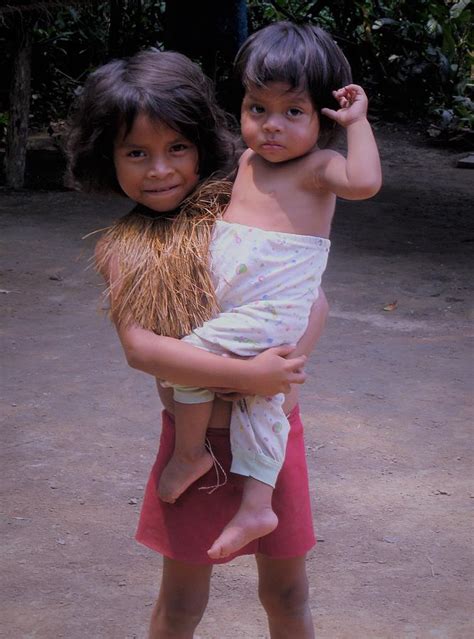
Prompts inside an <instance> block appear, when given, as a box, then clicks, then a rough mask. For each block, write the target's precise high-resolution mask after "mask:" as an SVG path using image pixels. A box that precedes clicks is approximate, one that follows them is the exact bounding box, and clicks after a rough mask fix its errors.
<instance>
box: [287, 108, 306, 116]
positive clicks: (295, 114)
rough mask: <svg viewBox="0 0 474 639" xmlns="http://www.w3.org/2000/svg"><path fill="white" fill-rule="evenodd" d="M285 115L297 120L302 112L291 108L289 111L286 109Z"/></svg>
mask: <svg viewBox="0 0 474 639" xmlns="http://www.w3.org/2000/svg"><path fill="white" fill-rule="evenodd" d="M287 113H288V115H290V116H291V117H292V118H297V117H298V116H299V115H301V114H302V113H303V111H302V110H301V109H297V108H296V107H293V108H291V109H288V111H287Z"/></svg>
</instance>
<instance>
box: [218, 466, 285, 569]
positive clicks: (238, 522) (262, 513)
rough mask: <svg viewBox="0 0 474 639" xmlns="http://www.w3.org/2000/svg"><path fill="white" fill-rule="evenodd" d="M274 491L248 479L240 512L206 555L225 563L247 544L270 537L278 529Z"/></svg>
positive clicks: (256, 480) (265, 485) (267, 486)
mask: <svg viewBox="0 0 474 639" xmlns="http://www.w3.org/2000/svg"><path fill="white" fill-rule="evenodd" d="M272 495H273V487H272V486H269V485H268V484H264V483H263V482H261V481H258V479H254V478H253V477H246V478H245V483H244V492H243V495H242V502H241V504H240V507H239V510H238V511H237V512H236V514H235V515H234V516H233V517H232V519H231V520H230V521H229V523H228V524H227V525H226V526H225V528H224V530H223V531H222V532H221V534H220V535H219V537H218V538H217V539H216V540H215V542H214V543H213V544H212V546H211V547H210V548H209V550H208V551H207V554H208V555H209V557H212V559H222V558H223V557H227V556H228V555H231V554H232V553H234V552H237V550H239V549H240V548H243V547H244V546H246V545H247V544H248V543H250V542H251V541H253V540H254V539H257V538H258V537H263V536H264V535H268V534H269V533H271V532H272V530H275V528H276V527H277V525H278V517H277V516H276V514H275V513H274V511H273V508H272Z"/></svg>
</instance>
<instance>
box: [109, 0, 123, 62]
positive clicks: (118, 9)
mask: <svg viewBox="0 0 474 639" xmlns="http://www.w3.org/2000/svg"><path fill="white" fill-rule="evenodd" d="M109 7H110V27H109V42H108V53H109V57H111V58H118V57H120V53H121V51H120V45H121V40H122V17H123V10H124V9H123V3H122V0H110V3H109Z"/></svg>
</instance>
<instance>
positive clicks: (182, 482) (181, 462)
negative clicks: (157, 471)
mask: <svg viewBox="0 0 474 639" xmlns="http://www.w3.org/2000/svg"><path fill="white" fill-rule="evenodd" d="M212 466H213V461H212V457H211V455H210V454H209V453H208V452H207V451H206V450H203V451H202V452H201V453H200V454H199V455H192V456H188V455H179V454H177V453H174V455H173V457H171V459H170V460H169V462H168V463H167V464H166V466H165V468H164V469H163V472H162V473H161V477H160V481H159V484H158V496H159V498H160V499H162V500H163V501H166V502H168V503H169V504H173V503H174V502H175V501H176V500H177V499H178V497H179V496H180V495H181V494H182V493H184V491H185V490H186V488H188V487H189V486H191V484H193V483H194V482H195V481H196V480H198V479H199V477H202V476H203V475H205V474H206V473H207V471H208V470H210V469H211V468H212Z"/></svg>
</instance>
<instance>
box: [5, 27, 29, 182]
mask: <svg viewBox="0 0 474 639" xmlns="http://www.w3.org/2000/svg"><path fill="white" fill-rule="evenodd" d="M15 23H16V24H15V53H14V59H13V74H12V84H11V89H10V110H9V119H8V126H7V140H6V151H5V180H6V184H7V186H8V187H10V188H12V189H21V188H23V186H24V184H25V166H26V144H27V139H28V120H29V115H30V94H31V25H30V21H29V20H28V19H27V18H22V17H21V16H18V17H17V18H16V19H15Z"/></svg>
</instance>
